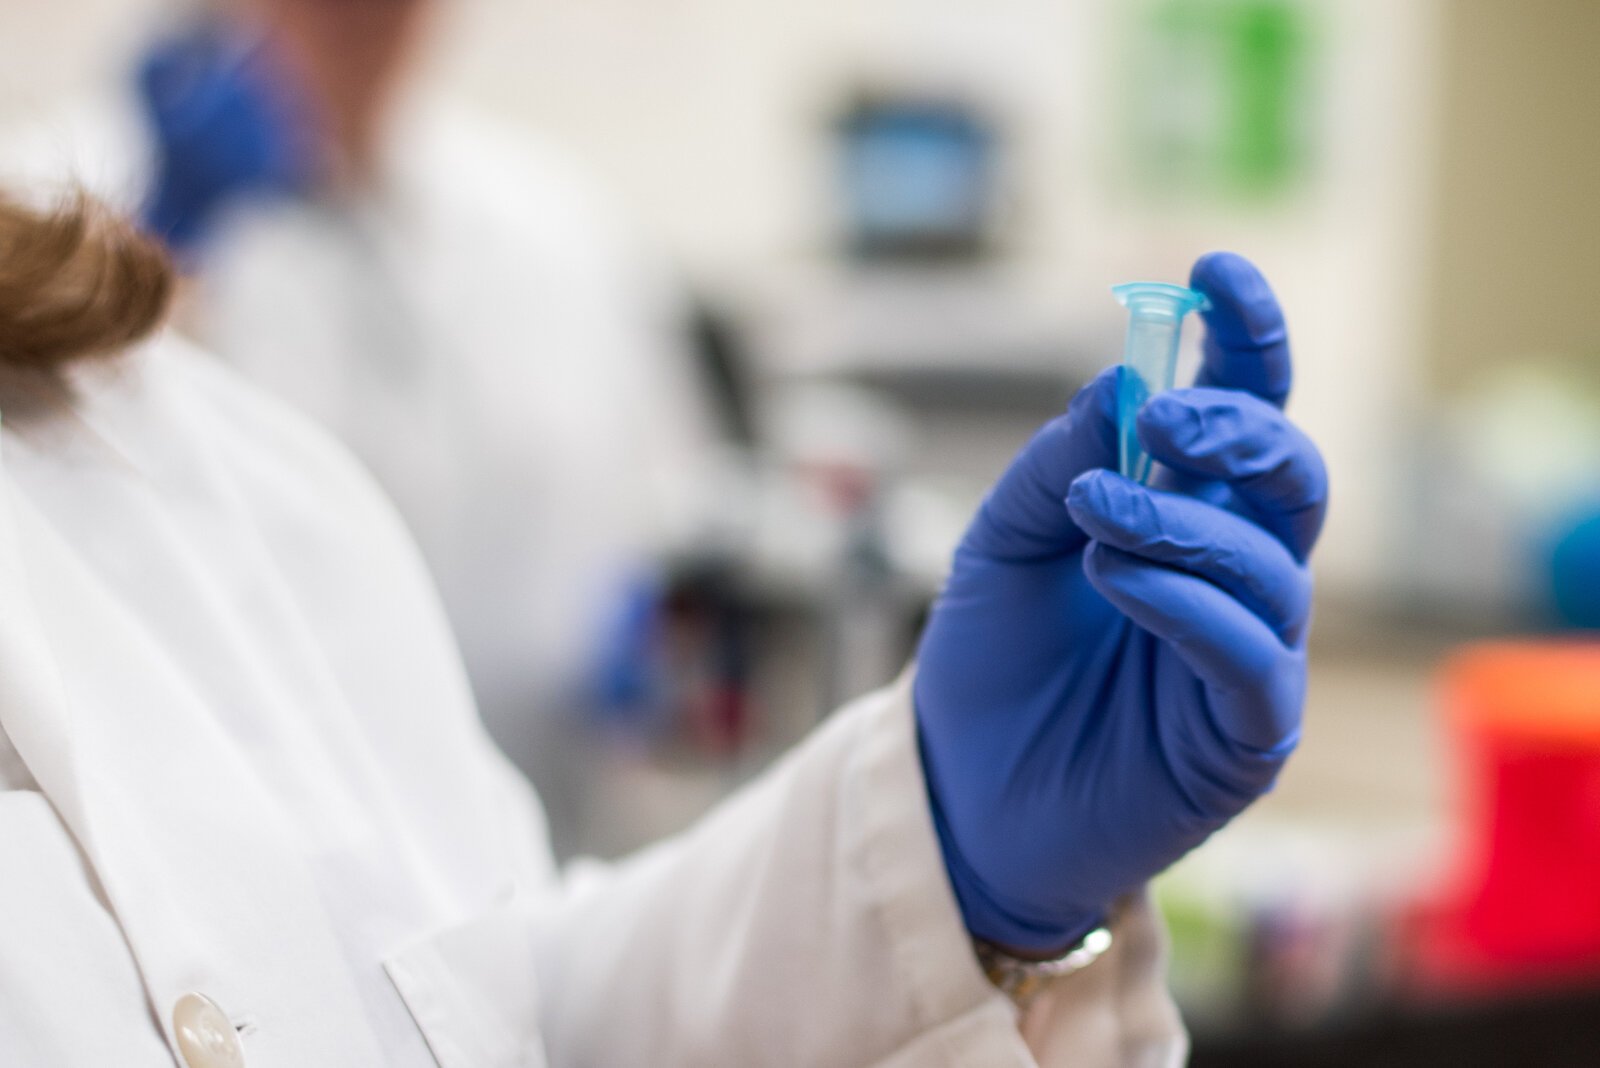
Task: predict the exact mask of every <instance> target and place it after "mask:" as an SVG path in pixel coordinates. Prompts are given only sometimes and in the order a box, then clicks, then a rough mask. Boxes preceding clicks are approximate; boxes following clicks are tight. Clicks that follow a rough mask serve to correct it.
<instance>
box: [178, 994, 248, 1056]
mask: <svg viewBox="0 0 1600 1068" xmlns="http://www.w3.org/2000/svg"><path fill="white" fill-rule="evenodd" d="M172 1033H173V1034H174V1035H175V1036H176V1037H177V1040H178V1052H180V1053H182V1054H183V1063H184V1066H185V1068H244V1044H243V1043H241V1042H240V1041H239V1032H237V1031H235V1030H234V1029H233V1023H232V1021H230V1020H229V1019H228V1014H227V1013H225V1012H223V1011H222V1009H221V1007H220V1006H218V1005H217V1003H216V1002H215V1001H212V1000H211V999H210V998H208V997H206V996H205V995H203V994H193V993H190V994H185V995H183V997H181V998H179V999H178V1001H177V1004H175V1005H173V1006H172Z"/></svg>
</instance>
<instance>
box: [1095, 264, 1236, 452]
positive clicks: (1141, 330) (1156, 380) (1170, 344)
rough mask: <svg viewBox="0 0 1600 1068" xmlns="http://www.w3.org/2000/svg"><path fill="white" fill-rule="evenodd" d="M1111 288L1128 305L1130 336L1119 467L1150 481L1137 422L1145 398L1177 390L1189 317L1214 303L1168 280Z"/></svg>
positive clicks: (1121, 401) (1125, 362) (1119, 423)
mask: <svg viewBox="0 0 1600 1068" xmlns="http://www.w3.org/2000/svg"><path fill="white" fill-rule="evenodd" d="M1111 292H1112V293H1113V294H1115V295H1116V298H1117V300H1119V301H1121V302H1122V305H1123V307H1125V308H1127V309H1128V338H1127V341H1126V342H1125V343H1124V344H1123V349H1122V364H1123V366H1124V367H1125V368H1126V370H1125V371H1124V372H1123V374H1122V386H1121V389H1120V390H1119V392H1118V395H1117V439H1118V444H1119V448H1118V451H1119V454H1120V455H1119V462H1120V467H1119V470H1121V472H1122V474H1123V475H1124V476H1125V477H1127V478H1131V479H1133V480H1134V481H1135V482H1139V483H1148V482H1149V481H1150V467H1151V463H1150V456H1149V454H1148V453H1146V452H1145V451H1144V446H1142V445H1140V444H1139V435H1138V433H1137V431H1136V430H1135V429H1134V421H1135V420H1136V419H1137V418H1138V416H1139V409H1140V408H1143V407H1144V405H1145V402H1146V401H1148V400H1149V399H1150V398H1151V397H1153V396H1155V395H1156V394H1157V393H1163V392H1165V391H1166V390H1169V389H1171V388H1172V384H1173V378H1174V376H1175V375H1176V374H1177V370H1178V340H1179V338H1180V337H1181V336H1182V334H1183V320H1184V318H1185V317H1186V316H1187V315H1188V314H1189V313H1190V312H1192V311H1204V310H1205V309H1207V308H1209V307H1210V306H1211V304H1210V302H1209V301H1207V300H1206V298H1205V295H1204V294H1203V293H1200V292H1199V291H1198V290H1194V289H1189V288H1188V287H1186V286H1175V285H1170V284H1169V283H1166V282H1125V283H1123V284H1122V285H1120V286H1112V287H1111Z"/></svg>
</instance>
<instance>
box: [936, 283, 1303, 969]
mask: <svg viewBox="0 0 1600 1068" xmlns="http://www.w3.org/2000/svg"><path fill="white" fill-rule="evenodd" d="M1191 284H1192V285H1193V286H1194V287H1195V288H1197V289H1199V290H1201V291H1202V292H1204V293H1205V294H1206V295H1207V296H1208V297H1210V298H1211V304H1212V309H1211V311H1210V312H1208V313H1207V314H1206V324H1207V327H1208V331H1209V336H1208V338H1207V341H1206V345H1205V362H1204V366H1203V369H1202V371H1201V374H1200V385H1199V386H1198V387H1196V388H1193V389H1181V390H1174V391H1172V392H1170V393H1166V394H1163V395H1160V396H1158V397H1156V398H1155V399H1153V400H1152V401H1151V402H1150V403H1149V404H1148V405H1146V407H1145V409H1144V411H1143V413H1142V414H1141V416H1140V418H1139V436H1140V439H1141V440H1142V441H1143V442H1144V445H1145V447H1146V448H1147V449H1148V450H1149V451H1150V453H1151V455H1153V456H1154V457H1155V458H1156V460H1157V461H1159V462H1160V463H1162V464H1165V465H1166V466H1167V467H1168V468H1169V472H1168V473H1167V474H1166V475H1165V476H1164V481H1163V482H1161V483H1159V485H1160V486H1162V487H1164V488H1155V489H1146V488H1143V487H1141V486H1139V485H1137V484H1136V483H1134V482H1131V481H1129V480H1128V479H1125V478H1122V477H1121V476H1120V475H1117V474H1115V473H1114V472H1113V471H1112V470H1107V469H1108V468H1115V467H1116V466H1117V434H1116V423H1115V418H1116V416H1115V412H1116V396H1117V375H1118V373H1119V372H1118V371H1116V370H1110V371H1107V372H1106V373H1104V374H1102V375H1101V376H1100V377H1099V378H1097V379H1095V381H1094V382H1093V383H1091V384H1090V385H1089V386H1087V387H1086V388H1085V389H1084V390H1083V391H1082V392H1081V393H1080V394H1079V395H1078V396H1077V398H1076V399H1074V401H1073V403H1072V406H1071V408H1070V410H1069V411H1068V412H1067V414H1066V415H1065V416H1063V417H1061V418H1059V419H1057V420H1056V421H1054V422H1053V423H1051V424H1049V425H1048V426H1046V427H1045V428H1044V429H1043V430H1042V431H1040V432H1039V434H1038V435H1037V436H1035V437H1034V439H1033V440H1032V441H1031V442H1030V443H1029V444H1028V445H1027V447H1026V448H1024V449H1023V451H1022V453H1021V454H1020V455H1019V456H1018V457H1017V459H1016V460H1015V461H1014V462H1013V463H1012V465H1011V468H1010V470H1008V471H1007V472H1006V473H1005V475H1004V476H1003V477H1002V478H1001V479H1000V482H999V483H998V484H997V485H996V486H995V488H994V490H993V491H992V492H991V493H990V495H989V497H988V499H987V500H986V501H985V502H984V504H983V506H982V508H981V509H980V510H979V512H978V515H977V517H976V519H974V521H973V523H972V526H971V527H970V528H969V529H968V531H967V534H966V536H965V538H964V539H963V540H962V542H961V546H960V548H959V549H958V550H957V551H956V555H955V563H954V568H953V571H952V574H951V576H950V580H949V583H948V585H947V587H946V589H945V591H944V593H943V595H942V596H941V597H940V598H939V602H938V604H937V605H936V606H935V608H934V611H933V615H932V617H931V619H930V620H929V623H928V628H927V631H926V633H925V634H924V636H923V639H922V647H921V651H920V653H919V656H918V669H917V676H916V684H915V702H916V714H917V724H918V730H919V737H920V742H921V746H922V755H923V761H924V765H925V769H926V774H927V779H928V789H929V793H930V796H931V800H932V804H933V813H934V822H935V825H936V828H937V830H938V834H939V840H940V845H941V847H942V849H943V853H944V859H945V864H946V867H947V868H948V869H949V874H950V879H951V882H952V885H953V887H954V889H955V893H956V897H957V900H958V901H959V903H960V906H961V912H962V915H963V917H964V918H965V921H966V924H967V928H968V930H969V931H970V932H971V933H973V934H975V935H977V936H979V937H981V938H984V939H987V940H989V941H992V942H996V943H999V944H1001V945H1003V946H1006V947H1010V948H1013V949H1016V950H1022V951H1029V952H1036V953H1051V952H1055V951H1059V950H1061V949H1064V948H1065V947H1066V946H1067V945H1069V944H1071V943H1072V942H1073V941H1075V940H1076V939H1077V938H1078V937H1080V936H1081V935H1082V934H1084V933H1085V932H1086V931H1088V930H1089V929H1090V928H1092V927H1093V926H1094V925H1095V924H1096V923H1098V922H1100V921H1101V920H1102V919H1103V918H1104V916H1105V914H1106V911H1107V909H1108V908H1109V907H1110V905H1111V904H1112V903H1113V901H1114V900H1115V899H1116V898H1117V897H1118V896H1119V895H1121V894H1123V893H1125V892H1127V891H1129V890H1132V889H1134V888H1136V887H1137V886H1139V885H1140V884H1142V883H1143V882H1145V881H1146V880H1147V879H1149V878H1150V877H1151V876H1153V875H1155V874H1156V873H1157V872H1160V871H1161V870H1162V869H1164V868H1166V867H1167V866H1168V865H1169V864H1171V863H1172V862H1173V861H1175V860H1177V859H1178V858H1179V857H1181V856H1183V854H1184V853H1186V852H1188V851H1189V850H1190V849H1193V848H1194V847H1195V846H1196V845H1198V844H1199V843H1200V842H1201V841H1203V840H1204V839H1205V838H1206V837H1207V836H1208V835H1210V834H1211V833H1212V832H1213V831H1215V830H1217V829H1218V828H1219V827H1221V826H1222V825H1223V824H1224V823H1226V822H1227V821H1228V820H1229V819H1230V818H1232V817H1233V816H1235V815H1236V814H1238V813H1239V812H1240V811H1241V810H1242V809H1244V808H1245V806H1247V805H1248V804H1250V802H1251V801H1253V800H1254V799H1255V798H1256V797H1258V796H1259V795H1260V794H1262V793H1264V792H1265V791H1266V790H1268V789H1269V788H1270V787H1271V785H1272V783H1273V780H1274V778H1275V776H1276V775H1277V773H1278V770H1279V768H1280V767H1282V765H1283V762H1284V760H1285V759H1286V758H1287V757H1288V755H1289V753H1290V751H1291V750H1292V749H1293V748H1294V746H1295V743H1296V741H1297V740H1298V738H1299V733H1300V712H1301V705H1302V701H1303V698H1304V695H1305V678H1306V657H1305V641H1306V629H1307V622H1308V618H1309V614H1310V609H1311V576H1310V574H1309V572H1308V571H1307V568H1306V557H1307V555H1308V554H1309V553H1310V551H1311V547H1312V543H1313V542H1314V541H1315V540H1316V538H1317V534H1318V531H1319V529H1320V528H1321V526H1322V518H1323V512H1324V510H1325V505H1326V499H1327V477H1326V474H1325V471H1324V468H1323V464H1322V459H1321V457H1320V456H1319V454H1318V453H1317V450H1316V447H1315V446H1314V445H1312V443H1311V442H1310V440H1309V439H1307V438H1306V436H1305V435H1304V434H1302V433H1301V432H1300V431H1299V430H1297V429H1296V428H1295V427H1294V426H1293V425H1292V424H1291V423H1290V422H1289V421H1288V420H1287V419H1286V418H1285V417H1284V415H1283V413H1282V412H1281V411H1280V406H1281V405H1282V404H1283V402H1284V400H1285V398H1286V397H1287V395H1288V391H1289V380H1290V365H1289V348H1288V340H1287V335H1286V333H1285V330H1284V323H1283V316H1282V313H1281V311H1280V310H1279V308H1278V303H1277V301H1276V299H1275V298H1274V297H1273V295H1272V291H1271V290H1270V289H1269V288H1268V286H1267V284H1266V282H1265V281H1264V280H1263V279H1262V277H1261V276H1260V274H1258V273H1257V272H1256V270H1255V268H1254V267H1252V266H1251V265H1250V264H1249V263H1248V262H1246V261H1245V260H1243V259H1241V258H1240V257H1238V256H1235V255H1232V254H1229V253H1217V254H1213V255H1210V256H1207V257H1205V258H1203V259H1201V260H1200V261H1199V262H1198V263H1196V264H1195V267H1194V273H1193V277H1192V281H1191Z"/></svg>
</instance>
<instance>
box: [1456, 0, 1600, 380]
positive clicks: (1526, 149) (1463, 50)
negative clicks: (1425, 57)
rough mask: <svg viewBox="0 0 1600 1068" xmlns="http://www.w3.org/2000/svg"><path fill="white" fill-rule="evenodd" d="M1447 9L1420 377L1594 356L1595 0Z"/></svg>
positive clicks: (1599, 126)
mask: <svg viewBox="0 0 1600 1068" xmlns="http://www.w3.org/2000/svg"><path fill="white" fill-rule="evenodd" d="M1448 10H1449V13H1450V14H1449V18H1448V20H1447V21H1446V25H1445V34H1444V49H1443V52H1442V77H1443V85H1444V89H1445V93H1444V96H1443V98H1442V99H1443V107H1442V111H1441V123H1440V141H1439V176H1438V183H1437V186H1436V193H1435V198H1434V200H1433V203H1432V205H1431V208H1432V216H1433V221H1434V225H1435V226H1436V228H1437V239H1436V243H1435V244H1434V245H1433V249H1432V255H1431V257H1430V272H1431V276H1432V285H1431V287H1430V300H1429V304H1428V321H1427V341H1428V344H1427V353H1428V372H1429V379H1430V381H1431V382H1432V383H1433V384H1435V385H1438V386H1440V387H1443V388H1446V389H1449V388H1451V387H1454V386H1457V385H1460V384H1461V383H1463V382H1464V381H1465V380H1466V379H1467V378H1468V377H1469V376H1471V375H1472V374H1473V373H1474V372H1475V371H1477V370H1481V369H1483V368H1486V367H1490V366H1492V365H1495V364H1497V363H1498V362H1500V361H1503V360H1507V359H1515V358H1517V357H1519V356H1524V355H1533V354H1537V355H1547V354H1548V355H1557V356H1564V357H1567V358H1569V359H1571V360H1573V361H1577V360H1580V359H1585V360H1587V361H1588V362H1589V363H1591V364H1592V363H1595V362H1600V3H1595V2H1593V0H1456V2H1455V3H1452V4H1451V5H1450V6H1449V9H1448Z"/></svg>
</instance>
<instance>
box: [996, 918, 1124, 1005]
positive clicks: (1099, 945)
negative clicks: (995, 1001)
mask: <svg viewBox="0 0 1600 1068" xmlns="http://www.w3.org/2000/svg"><path fill="white" fill-rule="evenodd" d="M1111 942H1112V938H1111V929H1110V928H1109V927H1096V928H1095V929H1094V930H1092V931H1090V932H1089V933H1088V934H1086V935H1084V936H1083V938H1081V939H1080V940H1079V941H1078V943H1077V944H1076V945H1074V946H1073V947H1072V948H1071V949H1069V950H1067V951H1066V952H1065V953H1063V954H1061V956H1059V957H1052V958H1050V959H1049V960H1024V959H1022V958H1021V957H1016V956H1013V955H1011V954H1010V953H1007V952H1006V951H1005V950H1003V949H1001V948H1000V947H999V946H996V945H994V944H993V943H990V942H985V941H983V940H982V939H973V942H972V945H973V949H974V950H975V951H976V952H977V954H978V964H979V965H981V966H982V968H983V974H984V975H985V976H987V977H988V979H989V982H991V983H993V984H994V985H995V986H996V987H998V988H999V989H1000V991H1001V992H1002V993H1004V994H1005V995H1006V996H1007V997H1009V998H1010V999H1011V1000H1012V1001H1014V1002H1016V1004H1017V1007H1018V1008H1022V1009H1026V1008H1027V1007H1028V1006H1029V1005H1030V1004H1032V1002H1033V999H1034V998H1036V997H1038V996H1039V994H1040V992H1041V991H1043V989H1044V987H1045V984H1047V983H1049V982H1051V981H1052V980H1054V979H1059V978H1061V977H1062V976H1064V975H1071V974H1072V973H1073V972H1081V971H1082V970H1083V969H1085V968H1087V967H1088V966H1089V965H1091V964H1093V963H1094V962H1095V961H1097V960H1099V959H1100V958H1101V957H1102V956H1104V955H1105V952H1106V950H1108V949H1110V948H1111Z"/></svg>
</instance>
